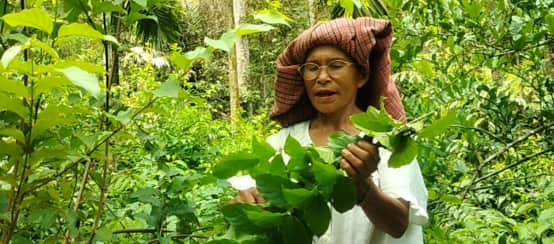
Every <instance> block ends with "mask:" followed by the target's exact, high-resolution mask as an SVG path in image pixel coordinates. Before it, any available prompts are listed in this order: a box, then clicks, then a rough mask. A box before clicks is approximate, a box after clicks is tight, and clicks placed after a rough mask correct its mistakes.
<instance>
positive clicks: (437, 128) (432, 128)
mask: <svg viewBox="0 0 554 244" xmlns="http://www.w3.org/2000/svg"><path fill="white" fill-rule="evenodd" d="M454 121H456V111H455V110H450V111H448V113H447V114H446V115H445V116H443V117H441V118H440V119H437V120H435V121H433V123H431V125H429V126H428V127H426V128H423V129H422V130H420V131H419V132H418V133H417V135H418V136H420V137H424V138H433V137H435V136H438V135H440V134H441V133H443V132H444V131H445V130H446V129H448V126H450V125H452V124H453V123H454Z"/></svg>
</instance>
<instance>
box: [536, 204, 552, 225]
mask: <svg viewBox="0 0 554 244" xmlns="http://www.w3.org/2000/svg"><path fill="white" fill-rule="evenodd" d="M537 221H538V222H539V223H541V224H550V225H551V226H552V227H554V207H552V208H548V209H545V210H542V211H541V213H540V214H539V217H538V218H537Z"/></svg>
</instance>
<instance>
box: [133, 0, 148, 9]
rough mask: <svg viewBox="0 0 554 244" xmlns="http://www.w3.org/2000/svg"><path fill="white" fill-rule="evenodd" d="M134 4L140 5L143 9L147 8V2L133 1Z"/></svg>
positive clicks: (146, 0)
mask: <svg viewBox="0 0 554 244" xmlns="http://www.w3.org/2000/svg"><path fill="white" fill-rule="evenodd" d="M133 2H135V3H136V4H138V5H140V6H141V7H143V8H146V7H147V6H148V0H133Z"/></svg>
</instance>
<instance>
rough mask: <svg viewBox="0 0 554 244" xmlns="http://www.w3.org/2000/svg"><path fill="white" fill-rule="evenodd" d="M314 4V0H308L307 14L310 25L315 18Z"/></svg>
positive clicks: (313, 22)
mask: <svg viewBox="0 0 554 244" xmlns="http://www.w3.org/2000/svg"><path fill="white" fill-rule="evenodd" d="M316 10H317V8H316V6H315V2H314V0H308V16H309V19H310V26H312V25H314V24H315V22H316V20H317V17H316V16H317V15H316Z"/></svg>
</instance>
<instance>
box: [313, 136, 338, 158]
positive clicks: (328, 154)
mask: <svg viewBox="0 0 554 244" xmlns="http://www.w3.org/2000/svg"><path fill="white" fill-rule="evenodd" d="M331 136H332V135H331ZM328 144H329V143H328ZM314 150H315V151H316V152H317V154H318V155H319V158H320V159H321V160H323V162H325V163H327V164H331V163H333V161H334V160H335V157H336V156H335V155H336V154H335V153H334V152H333V150H331V149H330V148H327V147H314Z"/></svg>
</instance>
